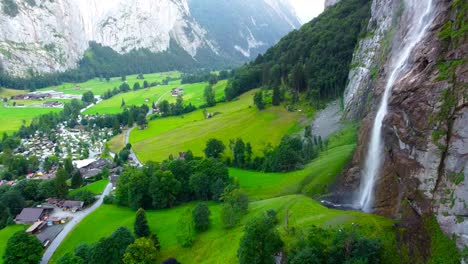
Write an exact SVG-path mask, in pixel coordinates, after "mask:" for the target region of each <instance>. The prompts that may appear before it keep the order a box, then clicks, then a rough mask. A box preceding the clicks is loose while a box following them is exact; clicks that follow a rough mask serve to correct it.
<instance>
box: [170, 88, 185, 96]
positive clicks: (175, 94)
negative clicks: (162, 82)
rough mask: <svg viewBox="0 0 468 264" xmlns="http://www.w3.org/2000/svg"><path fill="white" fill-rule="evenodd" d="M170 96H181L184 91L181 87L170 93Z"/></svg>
mask: <svg viewBox="0 0 468 264" xmlns="http://www.w3.org/2000/svg"><path fill="white" fill-rule="evenodd" d="M171 94H172V96H179V95H180V96H182V95H184V89H183V88H182V87H179V88H174V89H172V91H171Z"/></svg>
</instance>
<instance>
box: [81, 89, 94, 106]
mask: <svg viewBox="0 0 468 264" xmlns="http://www.w3.org/2000/svg"><path fill="white" fill-rule="evenodd" d="M81 101H83V103H85V104H86V105H90V104H94V102H95V101H96V99H95V98H94V94H93V92H91V91H87V92H85V93H84V94H83V95H82V96H81Z"/></svg>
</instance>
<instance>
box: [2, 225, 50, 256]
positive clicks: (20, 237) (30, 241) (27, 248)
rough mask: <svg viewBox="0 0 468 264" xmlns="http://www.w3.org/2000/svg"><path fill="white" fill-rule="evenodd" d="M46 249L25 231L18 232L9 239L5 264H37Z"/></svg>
mask: <svg viewBox="0 0 468 264" xmlns="http://www.w3.org/2000/svg"><path fill="white" fill-rule="evenodd" d="M43 252H44V248H43V247H42V244H41V242H39V240H38V239H37V238H36V237H35V236H33V235H30V234H28V233H26V232H24V231H18V232H16V233H14V234H13V236H11V237H10V238H9V239H8V242H7V244H6V249H5V255H4V257H3V261H4V263H5V264H29V263H31V264H37V263H39V262H40V261H41V258H42V253H43Z"/></svg>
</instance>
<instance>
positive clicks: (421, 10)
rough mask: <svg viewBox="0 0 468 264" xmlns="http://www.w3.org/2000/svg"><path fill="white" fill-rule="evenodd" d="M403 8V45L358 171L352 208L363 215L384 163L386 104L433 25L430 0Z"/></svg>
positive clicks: (412, 0) (419, 0) (417, 0)
mask: <svg viewBox="0 0 468 264" xmlns="http://www.w3.org/2000/svg"><path fill="white" fill-rule="evenodd" d="M405 7H406V10H407V12H409V13H408V15H409V16H410V18H409V23H408V24H407V25H406V26H407V31H406V32H407V33H406V34H405V36H404V39H403V42H402V45H401V46H400V48H399V49H398V50H397V51H394V52H393V55H392V60H391V63H390V65H389V66H390V74H389V75H388V78H387V82H386V85H385V91H384V93H383V96H382V99H381V100H382V101H381V102H380V106H379V108H378V111H377V114H376V116H375V119H374V123H373V126H372V131H371V136H370V141H369V146H368V151H367V156H366V160H365V163H364V168H363V170H362V172H361V184H360V187H359V188H360V189H359V195H358V196H357V197H356V200H355V201H354V204H355V207H357V208H360V209H361V210H362V211H364V212H371V210H372V205H373V202H374V188H375V183H376V181H377V177H378V175H379V173H380V170H381V167H382V163H383V149H384V142H383V139H382V122H383V120H384V118H385V116H386V115H387V110H388V101H389V98H390V95H391V91H392V88H393V86H394V85H395V83H396V81H397V80H398V78H399V77H401V76H402V74H403V73H404V72H405V71H406V70H407V66H408V62H409V58H410V55H411V53H412V51H413V50H414V48H415V47H416V45H417V44H418V43H419V42H420V41H421V40H422V38H423V37H424V35H425V33H426V31H427V29H428V28H429V26H430V25H431V22H432V10H433V0H430V1H425V0H407V1H405Z"/></svg>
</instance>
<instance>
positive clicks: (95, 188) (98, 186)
mask: <svg viewBox="0 0 468 264" xmlns="http://www.w3.org/2000/svg"><path fill="white" fill-rule="evenodd" d="M108 183H109V180H107V179H104V180H99V181H95V182H93V183H90V184H88V185H85V186H83V187H81V188H78V189H75V190H72V191H70V195H74V194H75V193H77V192H78V191H85V190H86V191H90V192H92V193H93V194H95V195H99V194H101V193H102V192H103V191H104V188H106V186H107V184H108Z"/></svg>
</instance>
